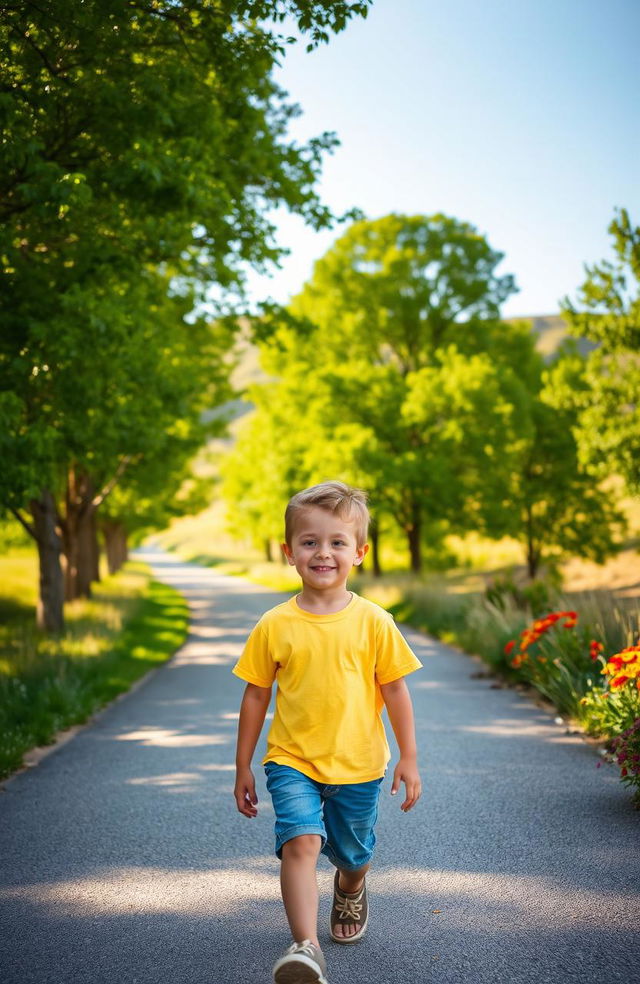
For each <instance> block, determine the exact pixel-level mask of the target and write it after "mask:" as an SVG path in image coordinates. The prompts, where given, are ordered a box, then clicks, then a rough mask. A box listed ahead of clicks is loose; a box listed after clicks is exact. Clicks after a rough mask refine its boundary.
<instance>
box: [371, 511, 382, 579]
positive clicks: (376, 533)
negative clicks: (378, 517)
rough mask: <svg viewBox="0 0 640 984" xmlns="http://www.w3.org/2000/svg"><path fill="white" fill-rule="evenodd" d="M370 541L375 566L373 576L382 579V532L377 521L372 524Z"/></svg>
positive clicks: (372, 560)
mask: <svg viewBox="0 0 640 984" xmlns="http://www.w3.org/2000/svg"><path fill="white" fill-rule="evenodd" d="M369 539H370V540H371V563H372V566H373V576H374V577H381V576H382V567H381V566H380V530H379V528H378V524H377V523H376V521H375V519H374V520H373V522H372V523H371V528H370V530H369Z"/></svg>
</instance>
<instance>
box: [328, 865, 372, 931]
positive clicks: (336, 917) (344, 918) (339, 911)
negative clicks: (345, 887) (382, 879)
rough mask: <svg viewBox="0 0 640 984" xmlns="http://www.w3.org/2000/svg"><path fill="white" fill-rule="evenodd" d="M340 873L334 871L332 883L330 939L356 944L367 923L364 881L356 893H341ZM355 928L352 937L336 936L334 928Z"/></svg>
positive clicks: (367, 910)
mask: <svg viewBox="0 0 640 984" xmlns="http://www.w3.org/2000/svg"><path fill="white" fill-rule="evenodd" d="M339 878H340V872H339V871H336V876H335V879H334V881H333V905H332V906H331V927H330V932H331V939H332V940H333V941H334V942H335V943H357V942H358V940H361V939H362V937H363V936H364V932H365V929H366V928H367V922H368V921H369V904H368V902H367V882H366V879H365V881H364V882H363V884H362V888H361V889H360V890H359V891H357V892H349V893H347V892H343V891H342V889H341V888H340V886H339ZM338 925H340V926H356V927H357V932H356V933H354V934H353V935H352V936H336V935H335V932H334V929H335V927H336V926H338Z"/></svg>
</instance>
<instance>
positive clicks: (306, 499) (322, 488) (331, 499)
mask: <svg viewBox="0 0 640 984" xmlns="http://www.w3.org/2000/svg"><path fill="white" fill-rule="evenodd" d="M309 506H318V507H319V508H320V509H326V510H327V511H328V512H332V513H335V514H336V515H337V516H339V517H340V518H341V519H346V520H353V521H354V522H355V534H356V541H357V544H358V546H359V547H362V546H363V545H364V544H365V543H366V541H367V532H368V530H369V510H368V509H367V493H366V492H363V490H362V489H354V488H352V487H351V486H350V485H345V483H344V482H321V483H320V485H312V486H311V488H308V489H303V490H302V492H296V494H295V495H294V496H292V497H291V499H289V504H288V505H287V508H286V510H285V514H284V529H285V540H286V541H287V543H288V544H289V546H291V537H292V536H293V527H294V523H295V520H296V516H297V514H298V513H299V512H301V511H302V510H303V509H307V508H308V507H309Z"/></svg>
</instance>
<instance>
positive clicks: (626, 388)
mask: <svg viewBox="0 0 640 984" xmlns="http://www.w3.org/2000/svg"><path fill="white" fill-rule="evenodd" d="M609 232H610V233H611V236H612V239H613V254H614V255H613V260H603V261H602V262H601V263H598V264H594V265H593V266H588V267H587V268H586V274H587V276H586V279H585V281H584V283H583V284H582V286H581V287H580V289H579V290H578V297H577V300H576V301H575V302H573V301H571V300H570V299H569V298H565V300H564V311H563V314H564V317H565V318H566V319H567V322H568V324H569V327H570V330H571V331H572V333H573V334H575V335H577V336H579V337H580V336H581V337H583V338H587V339H589V340H590V341H592V342H593V343H595V345H596V346H597V347H596V348H595V350H594V351H592V352H591V353H590V354H589V355H588V357H587V360H586V364H585V366H584V367H583V369H582V372H581V373H580V372H578V371H577V370H576V367H575V366H571V367H569V371H567V369H566V368H564V367H563V368H561V369H559V370H558V371H552V372H550V374H549V377H548V381H547V385H548V390H549V392H550V397H549V398H550V401H551V402H553V403H554V404H555V405H556V406H562V407H571V408H572V409H574V411H575V412H576V414H577V420H576V424H575V433H576V438H577V442H578V449H579V457H580V461H581V463H582V464H583V465H584V466H585V467H586V468H588V469H589V471H590V472H591V473H592V474H594V475H595V476H598V477H604V476H608V475H610V474H612V473H614V474H619V475H622V476H623V477H624V479H625V481H626V482H627V485H628V487H629V489H630V490H631V491H632V492H638V490H640V465H639V464H638V462H640V355H639V354H638V352H639V348H640V227H639V226H633V224H632V222H631V219H630V217H629V213H628V212H627V211H626V210H625V209H621V210H619V211H618V213H617V214H616V216H615V218H614V219H613V221H612V222H611V225H610V226H609Z"/></svg>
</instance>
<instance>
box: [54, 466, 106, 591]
mask: <svg viewBox="0 0 640 984" xmlns="http://www.w3.org/2000/svg"><path fill="white" fill-rule="evenodd" d="M93 496H94V487H93V482H92V481H91V479H90V478H89V476H88V475H87V474H85V473H84V472H81V473H80V474H78V473H77V471H76V469H75V468H73V467H72V468H70V469H69V473H68V475H67V492H66V516H65V522H64V525H63V533H64V552H65V557H66V567H65V597H66V599H67V601H73V599H74V598H90V597H91V582H92V581H94V580H96V578H95V573H96V563H97V561H96V557H97V556H99V548H98V545H97V535H96V524H95V516H94V513H95V508H94V506H93Z"/></svg>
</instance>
